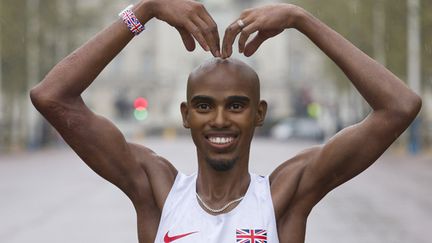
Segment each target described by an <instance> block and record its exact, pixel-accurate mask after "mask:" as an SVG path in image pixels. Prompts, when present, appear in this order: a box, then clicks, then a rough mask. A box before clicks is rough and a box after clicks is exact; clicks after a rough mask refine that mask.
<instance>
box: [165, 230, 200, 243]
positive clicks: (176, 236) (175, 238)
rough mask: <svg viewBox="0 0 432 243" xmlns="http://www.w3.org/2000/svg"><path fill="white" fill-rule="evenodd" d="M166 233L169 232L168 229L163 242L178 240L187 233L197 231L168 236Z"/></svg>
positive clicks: (168, 242)
mask: <svg viewBox="0 0 432 243" xmlns="http://www.w3.org/2000/svg"><path fill="white" fill-rule="evenodd" d="M168 233H169V231H168V232H167V233H166V234H165V237H164V242H165V243H170V242H173V241H175V240H178V239H180V238H183V237H186V236H188V235H191V234H195V233H198V231H195V232H190V233H186V234H181V235H174V236H168Z"/></svg>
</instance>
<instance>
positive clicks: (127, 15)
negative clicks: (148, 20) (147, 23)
mask: <svg viewBox="0 0 432 243" xmlns="http://www.w3.org/2000/svg"><path fill="white" fill-rule="evenodd" d="M132 7H133V5H132V4H131V5H129V6H127V7H126V8H125V9H124V10H123V11H121V12H120V13H119V17H121V18H122V20H123V22H124V23H125V24H126V26H127V27H128V29H129V30H130V31H131V32H132V33H133V34H134V35H139V34H140V33H141V32H143V31H144V30H145V27H144V25H143V24H141V22H140V21H139V20H138V18H137V17H136V16H135V14H134V13H133V12H132Z"/></svg>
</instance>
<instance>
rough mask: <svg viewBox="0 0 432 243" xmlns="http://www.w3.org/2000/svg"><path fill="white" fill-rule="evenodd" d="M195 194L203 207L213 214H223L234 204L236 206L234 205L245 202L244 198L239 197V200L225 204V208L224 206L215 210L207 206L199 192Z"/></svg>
mask: <svg viewBox="0 0 432 243" xmlns="http://www.w3.org/2000/svg"><path fill="white" fill-rule="evenodd" d="M195 194H196V196H197V198H198V200H199V201H200V202H201V204H202V205H203V206H204V207H205V208H206V209H207V210H208V211H210V212H212V213H220V212H223V211H224V210H225V209H227V208H228V207H229V206H231V205H232V204H234V203H236V202H239V201H241V200H243V198H244V196H242V197H239V198H237V199H234V200H232V201H230V202H228V203H227V204H225V206H223V207H221V208H218V209H214V208H211V207H210V206H208V205H207V204H206V203H205V202H204V201H203V200H202V199H201V197H200V196H199V195H198V192H196V193H195Z"/></svg>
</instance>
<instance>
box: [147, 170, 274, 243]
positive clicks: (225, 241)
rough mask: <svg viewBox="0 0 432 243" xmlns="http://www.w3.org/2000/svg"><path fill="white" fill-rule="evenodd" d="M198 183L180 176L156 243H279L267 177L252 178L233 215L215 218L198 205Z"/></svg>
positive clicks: (163, 213)
mask: <svg viewBox="0 0 432 243" xmlns="http://www.w3.org/2000/svg"><path fill="white" fill-rule="evenodd" d="M196 179H197V174H196V173H195V174H193V175H190V176H186V175H184V174H182V173H180V172H179V173H178V175H177V177H176V179H175V182H174V185H173V186H172V188H171V191H170V193H169V194H168V197H167V199H166V201H165V205H164V207H163V210H162V216H161V220H160V223H159V228H158V232H157V235H156V240H155V243H168V242H175V243H196V242H202V243H204V242H206V243H230V242H238V243H279V239H278V234H277V227H276V219H275V214H274V208H273V202H272V199H271V194H270V183H269V178H268V177H261V176H258V175H254V174H251V182H250V184H249V188H248V190H247V192H246V194H245V197H244V199H243V200H242V201H241V202H240V203H239V204H238V205H237V206H236V207H235V208H234V209H233V210H232V211H230V212H228V213H225V214H220V215H216V216H214V215H211V214H208V213H207V212H206V211H204V209H202V208H201V206H200V205H199V204H198V201H197V198H196V195H195V192H196Z"/></svg>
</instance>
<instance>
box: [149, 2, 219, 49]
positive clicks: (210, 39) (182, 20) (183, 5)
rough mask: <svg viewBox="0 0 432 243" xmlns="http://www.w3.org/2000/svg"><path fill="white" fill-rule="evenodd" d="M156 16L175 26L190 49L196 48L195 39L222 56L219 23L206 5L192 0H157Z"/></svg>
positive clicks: (203, 46)
mask: <svg viewBox="0 0 432 243" xmlns="http://www.w3.org/2000/svg"><path fill="white" fill-rule="evenodd" d="M154 3H155V5H154V7H153V11H154V17H156V18H158V19H160V20H163V21H165V22H166V23H168V24H169V25H171V26H173V27H175V28H176V29H177V30H178V32H179V33H180V35H181V38H182V40H183V43H184V45H185V47H186V49H187V50H188V51H193V50H194V49H195V41H194V38H195V40H197V41H198V43H199V44H200V45H201V47H202V48H203V49H204V50H205V51H209V50H210V51H211V53H212V54H213V56H215V57H220V56H221V54H220V42H219V33H218V29H217V25H216V23H215V22H214V20H213V18H212V17H211V16H210V14H209V13H208V12H207V10H206V9H205V7H204V5H203V4H201V3H198V2H195V1H192V0H156V1H154Z"/></svg>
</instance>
